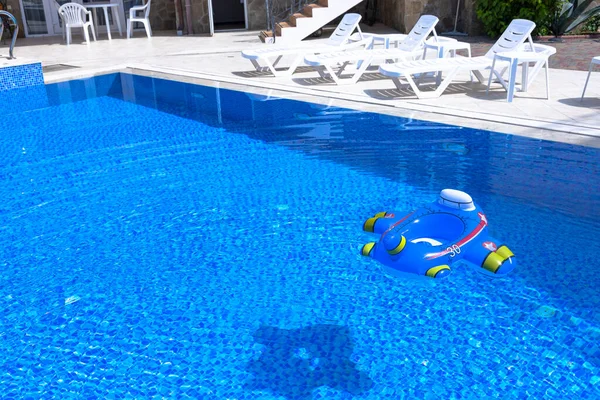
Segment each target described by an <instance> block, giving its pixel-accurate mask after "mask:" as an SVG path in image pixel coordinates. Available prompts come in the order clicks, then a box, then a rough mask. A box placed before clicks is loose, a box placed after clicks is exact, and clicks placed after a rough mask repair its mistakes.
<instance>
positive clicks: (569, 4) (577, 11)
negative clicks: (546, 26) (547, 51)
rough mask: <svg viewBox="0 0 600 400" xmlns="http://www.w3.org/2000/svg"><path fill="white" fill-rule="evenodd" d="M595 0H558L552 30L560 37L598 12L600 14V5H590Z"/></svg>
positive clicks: (551, 23)
mask: <svg viewBox="0 0 600 400" xmlns="http://www.w3.org/2000/svg"><path fill="white" fill-rule="evenodd" d="M593 2H594V0H583V1H579V0H558V1H557V2H556V5H555V7H556V8H555V12H554V15H553V18H552V21H551V22H550V31H551V32H552V33H553V34H554V36H556V37H559V36H562V35H564V34H565V33H568V32H570V31H572V30H573V29H575V28H576V27H578V26H579V25H581V24H582V23H584V22H585V21H587V20H588V19H589V18H591V17H593V16H594V15H596V14H600V6H596V7H592V8H590V9H589V10H588V7H589V6H590V5H591V4H592V3H593Z"/></svg>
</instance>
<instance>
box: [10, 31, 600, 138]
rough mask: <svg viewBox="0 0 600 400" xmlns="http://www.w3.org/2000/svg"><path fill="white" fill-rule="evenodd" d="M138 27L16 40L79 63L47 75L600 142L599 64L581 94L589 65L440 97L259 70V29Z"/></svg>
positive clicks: (47, 60)
mask: <svg viewBox="0 0 600 400" xmlns="http://www.w3.org/2000/svg"><path fill="white" fill-rule="evenodd" d="M137 35H138V36H137V37H136V38H134V39H131V40H126V39H120V38H118V37H117V38H116V39H115V38H114V36H113V40H112V41H108V40H106V37H105V35H101V37H100V38H99V39H100V40H98V41H97V42H95V43H92V44H90V45H89V46H87V45H85V44H73V45H71V46H68V47H67V46H65V45H63V44H61V40H60V38H39V39H24V40H20V41H18V42H17V46H16V48H15V55H16V56H17V57H24V58H29V59H32V58H33V59H39V60H41V61H42V63H43V65H44V66H50V65H55V64H65V65H70V66H75V67H79V68H76V69H75V68H73V69H65V70H57V71H55V72H48V73H47V74H45V78H46V81H47V82H54V81H58V80H64V79H69V78H72V77H76V76H86V75H89V74H93V73H99V72H102V71H108V70H114V69H120V68H127V67H130V68H137V69H142V70H146V71H159V72H164V73H170V74H177V75H182V76H188V77H198V78H205V79H209V80H214V81H220V82H227V83H228V84H234V85H235V84H241V85H245V86H255V87H258V88H262V90H264V89H273V90H277V91H278V92H277V93H278V94H280V95H283V96H285V97H291V98H296V97H298V96H302V98H307V97H306V96H309V98H312V99H314V97H313V96H319V97H321V99H320V100H319V101H321V102H323V101H339V100H342V101H343V105H345V106H347V107H352V108H356V109H364V110H369V111H376V112H382V113H387V114H392V115H400V116H408V117H413V118H418V119H427V120H431V121H437V122H446V123H451V124H456V125H461V126H468V127H474V128H483V129H490V130H494V131H499V132H505V133H513V134H519V135H525V136H531V137H537V138H545V139H549V140H557V141H564V142H570V143H578V144H582V145H587V146H593V147H600V72H598V73H595V74H594V75H593V76H592V78H591V81H590V84H589V86H588V90H587V93H586V99H585V100H584V101H583V102H580V100H579V98H580V96H581V91H582V89H583V84H584V81H585V77H586V75H587V72H585V71H567V70H559V69H552V70H550V88H551V93H550V100H546V99H545V85H544V77H543V74H540V75H539V77H538V78H537V80H536V81H535V83H534V84H533V85H532V87H531V88H530V90H529V92H528V93H517V95H516V96H515V100H514V102H513V103H507V102H506V92H505V91H504V90H503V89H502V88H501V86H500V85H499V84H497V85H496V86H495V89H494V90H493V91H492V93H490V95H489V96H486V95H485V86H484V85H481V84H479V83H477V82H476V81H475V82H473V83H471V82H470V79H469V75H468V74H464V76H462V77H461V80H460V81H459V82H457V83H456V84H452V85H451V86H450V87H449V88H448V90H447V91H446V92H445V93H444V94H443V95H442V96H441V97H440V98H436V99H428V100H418V99H417V98H416V97H415V96H414V95H413V94H412V92H411V91H410V90H406V91H403V92H402V93H400V92H399V91H398V90H397V89H396V88H395V86H394V84H393V82H392V81H391V80H389V79H385V78H384V77H383V76H380V75H378V74H369V75H368V76H367V75H366V79H364V78H363V80H361V82H359V83H358V84H356V85H350V86H336V85H333V84H331V83H326V82H325V83H324V82H323V81H322V80H321V79H320V78H318V74H317V73H316V72H315V71H312V70H310V69H309V68H307V67H305V68H303V70H302V72H299V73H296V74H295V75H294V77H293V78H274V77H272V76H270V75H268V74H260V73H256V72H255V71H254V70H253V68H252V65H251V63H250V62H249V61H248V60H245V59H243V58H242V57H241V56H240V50H242V49H246V48H249V47H254V46H265V45H263V44H261V43H260V42H259V40H258V38H257V32H247V31H242V32H227V33H219V34H217V35H215V36H214V37H206V36H183V37H176V36H168V35H167V36H164V35H163V36H161V35H157V36H155V37H153V38H152V39H151V40H149V39H147V38H146V37H144V36H141V34H137ZM75 40H76V42H77V37H76V39H75ZM319 40H323V39H319ZM313 44H314V42H309V43H308V45H313ZM590 59H591V55H590Z"/></svg>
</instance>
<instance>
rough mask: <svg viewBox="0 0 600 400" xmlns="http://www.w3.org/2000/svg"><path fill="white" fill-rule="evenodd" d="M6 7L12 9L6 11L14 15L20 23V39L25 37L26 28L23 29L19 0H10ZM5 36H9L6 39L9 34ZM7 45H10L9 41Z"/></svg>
mask: <svg viewBox="0 0 600 400" xmlns="http://www.w3.org/2000/svg"><path fill="white" fill-rule="evenodd" d="M6 6H7V8H9V7H10V10H5V11H8V12H9V13H11V14H12V15H14V16H15V18H17V21H18V22H19V37H20V38H22V37H25V28H23V26H24V25H23V18H21V5H20V3H19V0H8V1H7V2H6ZM5 35H7V36H6V37H8V33H5ZM7 43H9V41H8V40H7ZM15 47H16V46H15Z"/></svg>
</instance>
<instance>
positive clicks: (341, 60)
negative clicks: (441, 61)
mask: <svg viewBox="0 0 600 400" xmlns="http://www.w3.org/2000/svg"><path fill="white" fill-rule="evenodd" d="M438 21H439V19H438V18H437V17H435V16H433V15H423V16H421V18H419V20H418V21H417V23H416V24H415V26H414V27H413V28H412V29H411V31H410V32H409V33H408V35H406V36H405V37H404V38H403V40H402V41H401V42H399V43H398V46H397V47H396V48H387V47H389V41H386V43H385V46H386V48H384V49H362V50H347V51H335V52H328V53H322V54H310V55H307V56H306V57H305V58H304V62H305V63H306V64H307V65H311V66H313V67H316V68H317V71H318V72H319V75H321V77H323V78H331V79H333V81H334V82H335V83H337V84H338V85H343V84H354V83H356V82H358V80H359V79H360V77H361V76H362V75H363V74H364V73H365V71H366V70H367V68H369V66H371V65H372V64H373V63H374V62H375V61H383V62H386V61H391V62H394V60H398V59H415V58H418V57H421V56H422V55H423V48H424V46H425V41H426V40H427V38H428V37H429V35H431V34H433V38H434V40H437V34H436V32H435V26H436V24H437V23H438ZM372 38H373V37H372ZM368 47H371V46H368ZM351 63H356V70H355V71H354V73H353V74H352V75H351V76H350V77H349V78H342V73H343V72H344V70H345V68H346V67H347V66H348V65H349V64H351ZM340 64H341V66H340V67H339V68H338V70H337V71H334V67H336V66H338V65H340Z"/></svg>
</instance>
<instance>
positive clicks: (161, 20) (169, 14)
mask: <svg viewBox="0 0 600 400" xmlns="http://www.w3.org/2000/svg"><path fill="white" fill-rule="evenodd" d="M126 18H129V16H127V17H126ZM175 22H176V20H175V2H174V1H173V0H152V4H151V6H150V26H151V27H152V29H153V30H157V31H174V30H175V29H177V27H176V26H175Z"/></svg>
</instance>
